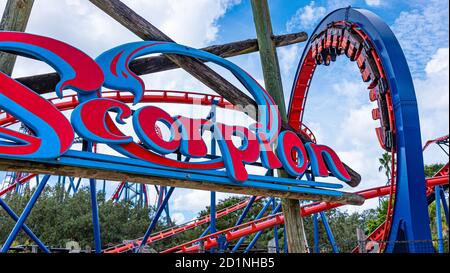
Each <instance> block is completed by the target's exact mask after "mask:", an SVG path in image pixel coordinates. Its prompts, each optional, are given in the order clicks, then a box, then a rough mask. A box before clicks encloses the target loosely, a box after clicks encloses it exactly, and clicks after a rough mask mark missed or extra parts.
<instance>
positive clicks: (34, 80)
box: [16, 32, 308, 94]
mask: <svg viewBox="0 0 450 273" xmlns="http://www.w3.org/2000/svg"><path fill="white" fill-rule="evenodd" d="M307 38H308V35H307V34H306V33H305V32H298V33H291V34H285V35H279V36H275V37H274V40H275V45H276V46H287V45H292V44H295V43H300V42H304V41H306V39H307ZM200 50H204V51H207V52H209V53H212V54H215V55H217V56H220V57H222V58H228V57H233V56H239V55H242V54H248V53H252V52H256V51H258V50H259V48H258V41H257V40H256V39H247V40H244V41H237V42H232V43H227V44H223V45H212V46H208V47H205V48H201V49H200ZM177 68H180V67H179V66H178V65H176V64H175V63H173V62H172V61H170V60H169V59H167V58H166V57H164V56H154V57H144V58H139V59H136V60H133V61H131V63H130V69H131V71H133V72H134V73H136V74H137V75H146V74H151V73H157V72H162V71H167V70H171V69H177ZM16 80H17V81H18V82H20V83H22V84H24V85H25V86H28V87H29V88H31V89H33V91H35V92H37V93H39V94H45V93H48V92H50V91H52V90H55V86H56V84H57V83H58V81H59V80H60V78H59V76H58V73H47V74H41V75H35V76H28V77H22V78H17V79H16Z"/></svg>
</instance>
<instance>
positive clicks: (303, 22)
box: [286, 1, 326, 31]
mask: <svg viewBox="0 0 450 273" xmlns="http://www.w3.org/2000/svg"><path fill="white" fill-rule="evenodd" d="M325 14H326V8H325V7H321V6H319V7H318V6H316V3H315V2H314V1H311V2H310V3H309V5H306V6H305V7H303V8H300V9H298V10H297V12H296V13H295V15H294V16H293V17H292V18H291V19H290V20H289V21H288V22H287V24H286V29H287V30H288V31H292V30H294V29H302V28H310V27H312V26H314V25H315V24H316V23H317V22H318V21H319V20H320V19H322V18H323V17H324V16H325Z"/></svg>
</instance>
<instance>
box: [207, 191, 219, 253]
mask: <svg viewBox="0 0 450 273" xmlns="http://www.w3.org/2000/svg"><path fill="white" fill-rule="evenodd" d="M216 231H217V229H216V192H214V191H212V192H211V203H210V207H209V232H210V233H211V234H213V233H216ZM215 250H216V249H215V247H211V249H210V250H209V251H210V252H211V253H214V252H215Z"/></svg>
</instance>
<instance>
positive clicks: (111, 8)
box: [89, 0, 257, 118]
mask: <svg viewBox="0 0 450 273" xmlns="http://www.w3.org/2000/svg"><path fill="white" fill-rule="evenodd" d="M89 1H90V2H91V3H93V4H94V5H96V6H97V7H98V8H100V9H101V10H102V11H104V12H105V13H106V14H108V15H109V16H111V17H112V18H114V19H115V20H116V21H117V22H119V23H120V24H122V25H123V26H124V27H126V28H127V29H129V30H130V31H131V32H133V33H134V34H136V35H137V36H138V37H140V38H141V39H143V40H153V41H166V42H173V40H172V39H170V38H169V36H167V35H166V34H164V33H163V32H162V31H160V30H159V29H158V28H156V27H155V26H153V25H152V24H150V23H149V22H148V21H147V20H145V19H144V18H143V17H141V16H140V15H139V14H137V13H136V12H135V11H133V10H132V9H131V8H129V7H128V6H127V5H125V4H124V3H122V2H121V1H119V0H89ZM165 57H166V58H168V59H169V60H170V61H172V62H174V63H175V64H176V65H178V66H179V67H181V68H183V69H184V70H185V71H186V72H188V73H189V74H191V75H192V76H194V77H195V78H196V79H197V80H199V81H201V82H202V83H203V84H205V85H206V86H208V87H209V88H211V89H212V90H214V91H216V92H217V93H219V94H220V95H221V96H222V97H224V98H225V99H226V100H228V101H229V102H231V103H232V104H234V105H236V106H237V105H239V106H242V107H244V109H246V111H248V114H249V116H251V117H253V118H256V114H257V113H256V108H255V107H254V101H253V99H252V98H250V97H249V96H247V95H246V94H244V93H242V92H241V91H240V90H239V89H238V88H237V87H235V86H234V85H232V84H231V83H229V82H228V81H227V80H225V79H224V78H223V77H222V76H220V75H219V74H218V73H217V72H215V71H214V70H212V69H211V68H209V67H208V66H206V65H205V64H203V63H202V62H200V61H199V60H197V59H195V58H191V57H187V56H180V55H175V54H167V55H165Z"/></svg>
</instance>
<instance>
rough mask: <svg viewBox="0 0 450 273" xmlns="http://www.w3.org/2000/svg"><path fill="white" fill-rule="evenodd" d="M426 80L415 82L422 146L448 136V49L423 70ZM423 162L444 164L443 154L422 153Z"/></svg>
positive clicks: (441, 52)
mask: <svg viewBox="0 0 450 273" xmlns="http://www.w3.org/2000/svg"><path fill="white" fill-rule="evenodd" d="M425 72H426V73H425V78H424V79H416V80H415V81H414V85H415V89H416V95H417V101H418V106H419V116H420V127H421V133H422V142H425V141H427V140H430V139H434V138H436V137H440V136H443V135H446V134H448V132H449V114H448V113H449V48H448V47H447V48H439V49H438V50H437V51H436V53H435V54H434V55H433V56H432V58H431V60H429V61H428V62H427V64H426V66H425ZM425 159H426V160H425V162H426V163H427V162H428V163H430V162H436V161H441V162H445V161H447V160H448V157H447V156H445V155H444V154H443V153H442V151H439V150H438V151H435V152H433V153H429V152H427V153H425Z"/></svg>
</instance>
